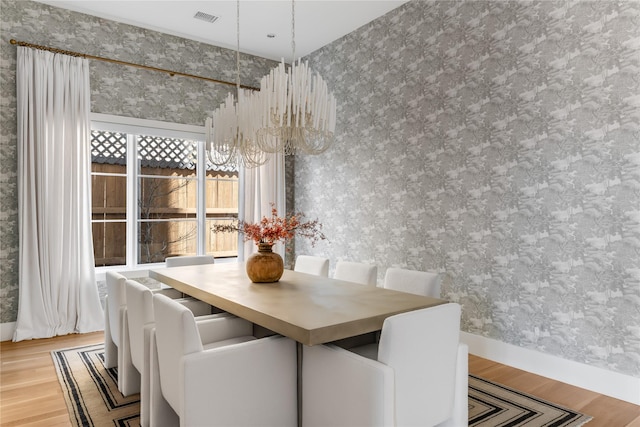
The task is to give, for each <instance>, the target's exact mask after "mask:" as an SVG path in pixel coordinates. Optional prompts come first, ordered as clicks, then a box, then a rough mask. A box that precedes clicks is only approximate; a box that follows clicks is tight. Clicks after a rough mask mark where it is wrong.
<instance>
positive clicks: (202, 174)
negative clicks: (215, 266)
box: [196, 141, 207, 255]
mask: <svg viewBox="0 0 640 427" xmlns="http://www.w3.org/2000/svg"><path fill="white" fill-rule="evenodd" d="M197 147H198V163H197V165H196V172H197V177H198V196H197V197H198V201H197V204H196V221H197V224H198V225H197V227H198V228H197V230H198V234H197V236H198V238H197V248H196V252H197V254H198V255H204V254H205V253H206V248H205V246H206V233H207V200H206V187H207V186H206V178H207V157H206V156H207V154H206V153H205V144H204V143H202V142H201V141H198V144H197Z"/></svg>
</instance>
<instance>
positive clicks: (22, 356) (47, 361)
mask: <svg viewBox="0 0 640 427" xmlns="http://www.w3.org/2000/svg"><path fill="white" fill-rule="evenodd" d="M102 341H103V335H102V332H96V333H92V334H83V335H67V336H63V337H56V338H48V339H41V340H33V341H23V342H19V343H12V342H9V341H4V342H2V343H0V425H2V426H3V427H5V426H6V427H10V426H38V427H41V426H70V425H71V424H70V422H69V415H68V413H67V408H66V406H65V403H64V398H63V396H62V390H61V389H60V385H59V383H58V378H57V376H56V373H55V369H54V367H53V362H52V359H51V354H50V352H51V351H52V350H58V349H62V348H68V347H75V346H80V345H87V344H93V343H99V342H102ZM469 372H470V373H472V374H474V375H477V376H480V377H483V378H486V379H488V380H491V381H495V382H498V383H501V384H504V385H506V386H508V387H512V388H515V389H517V390H520V391H523V392H525V393H529V394H533V395H535V396H538V397H540V398H542V399H545V400H549V401H551V402H554V403H557V404H559V405H563V406H566V407H569V408H571V409H573V410H576V411H579V412H583V413H586V414H589V415H591V416H593V417H594V419H593V420H592V421H591V422H589V423H588V424H587V426H588V427H623V426H633V427H640V406H636V405H632V404H630V403H627V402H623V401H620V400H617V399H613V398H610V397H607V396H603V395H600V394H597V393H594V392H591V391H588V390H584V389H580V388H577V387H572V386H569V385H567V384H563V383H559V382H556V381H553V380H550V379H548V378H544V377H541V376H538V375H534V374H531V373H528V372H525V371H521V370H518V369H514V368H511V367H509V366H505V365H501V364H499V363H496V362H492V361H490V360H486V359H482V358H480V357H476V356H469Z"/></svg>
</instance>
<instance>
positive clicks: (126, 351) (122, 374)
mask: <svg viewBox="0 0 640 427" xmlns="http://www.w3.org/2000/svg"><path fill="white" fill-rule="evenodd" d="M126 281H127V278H126V277H125V276H123V275H122V274H120V273H117V272H115V271H107V272H106V283H107V296H106V298H105V310H104V316H105V319H104V324H105V331H104V348H105V367H106V368H114V367H117V368H118V390H120V392H121V393H122V394H123V395H125V396H129V395H131V394H134V393H138V392H139V391H140V390H139V387H140V376H139V375H138V372H137V371H136V370H135V368H133V365H132V363H131V349H130V348H129V343H130V340H129V330H128V327H127V317H126V316H127V297H126ZM154 292H159V293H163V294H165V295H167V296H168V297H171V298H182V292H179V291H177V290H175V289H173V288H165V289H158V290H155V291H154Z"/></svg>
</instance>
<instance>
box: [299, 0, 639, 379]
mask: <svg viewBox="0 0 640 427" xmlns="http://www.w3.org/2000/svg"><path fill="white" fill-rule="evenodd" d="M309 59H310V62H311V64H312V67H313V69H314V70H316V71H318V72H319V73H320V74H321V75H322V76H323V78H324V79H325V80H327V81H328V83H329V86H330V88H331V89H332V90H333V91H334V93H335V95H336V97H337V99H338V109H339V111H338V117H339V122H338V129H337V135H338V136H337V140H336V143H335V145H334V147H333V148H332V149H331V150H329V151H328V152H326V153H325V154H323V155H321V156H315V157H304V156H299V157H297V158H296V168H295V203H296V209H299V210H302V211H304V212H305V213H306V214H307V215H308V216H310V217H318V218H319V219H320V220H321V222H323V224H324V228H325V231H326V234H327V237H328V239H329V242H328V243H323V244H321V245H320V246H316V248H311V247H309V246H308V243H306V242H305V241H301V240H298V241H297V242H296V248H297V251H298V253H316V254H321V255H325V256H327V257H329V258H330V259H331V270H333V269H334V267H335V261H336V260H339V259H345V260H354V261H363V262H369V263H375V264H377V265H378V272H379V281H380V282H381V281H382V279H383V277H384V273H385V270H386V268H387V267H391V266H400V267H407V268H411V269H426V270H438V271H440V272H443V273H447V275H448V279H449V280H448V281H447V283H445V285H444V288H443V292H444V294H443V296H444V297H446V298H448V299H451V300H453V301H457V302H460V303H461V304H462V305H463V323H462V324H463V329H464V330H465V331H467V332H470V333H472V334H477V335H481V336H484V337H489V338H493V339H497V340H500V341H502V342H506V343H509V344H514V345H517V346H520V347H523V348H528V349H532V350H537V351H540V352H543V353H547V354H550V355H554V356H559V357H562V358H565V359H569V360H573V361H577V362H583V363H586V364H589V365H592V366H597V367H601V368H605V369H608V370H611V371H616V372H620V373H624V374H628V375H633V376H636V377H637V376H639V375H640V3H639V2H630V1H598V2H595V1H533V2H532V1H508V2H507V1H495V2H489V1H455V2H454V1H428V2H427V1H412V2H410V3H407V4H405V5H404V6H402V7H401V8H399V9H397V10H395V11H392V12H391V13H389V14H387V15H386V16H384V17H382V18H381V19H379V20H377V21H374V22H373V23H371V24H369V25H367V26H364V27H362V28H360V29H358V30H357V31H355V32H354V33H351V34H349V35H347V36H346V37H344V38H342V39H340V40H338V41H336V42H334V43H332V44H331V45H329V46H326V47H324V48H323V49H321V50H319V51H316V52H314V53H313V54H312V55H311V56H310V58H309Z"/></svg>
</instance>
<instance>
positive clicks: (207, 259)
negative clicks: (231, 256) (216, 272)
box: [164, 255, 216, 267]
mask: <svg viewBox="0 0 640 427" xmlns="http://www.w3.org/2000/svg"><path fill="white" fill-rule="evenodd" d="M215 262H216V259H215V258H214V257H213V255H193V256H172V257H168V258H165V260H164V265H165V266H167V267H182V266H184V265H202V264H214V263H215Z"/></svg>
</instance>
